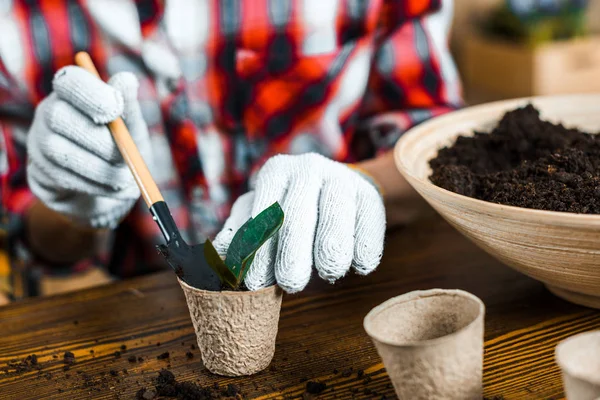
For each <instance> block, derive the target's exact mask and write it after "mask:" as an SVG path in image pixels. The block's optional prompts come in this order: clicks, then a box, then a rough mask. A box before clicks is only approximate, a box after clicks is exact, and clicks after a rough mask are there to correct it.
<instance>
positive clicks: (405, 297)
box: [363, 289, 485, 347]
mask: <svg viewBox="0 0 600 400" xmlns="http://www.w3.org/2000/svg"><path fill="white" fill-rule="evenodd" d="M450 295H451V296H459V297H462V298H466V299H469V300H473V301H474V302H475V303H477V305H478V306H479V311H478V313H477V315H476V316H475V318H473V320H472V321H471V322H469V323H468V324H467V325H465V326H463V327H462V328H460V329H458V330H456V331H454V332H452V333H449V334H447V335H444V336H440V337H437V338H433V339H427V340H411V341H408V340H407V341H403V342H394V341H393V340H389V339H388V338H384V337H382V336H381V335H380V334H379V333H375V332H373V330H372V329H371V328H370V326H369V325H370V324H369V322H370V320H371V319H373V318H375V317H377V315H378V314H380V313H381V312H383V311H384V310H386V309H387V308H388V307H390V306H395V305H397V304H406V303H409V302H413V301H416V300H421V299H424V298H428V297H437V296H450ZM416 296H419V298H417V299H415V298H414V297H416ZM479 319H485V303H484V302H483V300H481V299H480V298H479V297H477V296H475V295H474V294H472V293H469V292H467V291H466V290H462V289H427V290H414V291H412V292H407V293H404V294H401V295H399V296H395V297H392V298H391V299H387V300H386V301H384V302H383V303H381V304H379V305H377V306H375V307H373V308H372V309H371V311H369V312H368V313H367V315H366V316H365V318H364V319H363V329H364V330H365V332H367V335H369V336H370V337H371V338H373V339H375V340H377V341H378V342H380V343H383V344H387V345H388V346H393V347H421V346H432V345H435V344H438V343H443V342H445V341H447V340H451V339H452V338H454V337H455V336H458V335H460V334H461V333H462V332H464V331H466V330H467V329H469V328H470V327H471V326H473V325H474V324H475V323H476V322H477V321H478V320H479Z"/></svg>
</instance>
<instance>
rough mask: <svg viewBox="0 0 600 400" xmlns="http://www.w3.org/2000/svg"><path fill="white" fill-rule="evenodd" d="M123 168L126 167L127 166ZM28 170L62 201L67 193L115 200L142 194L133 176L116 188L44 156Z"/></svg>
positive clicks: (30, 174) (31, 164)
mask: <svg viewBox="0 0 600 400" xmlns="http://www.w3.org/2000/svg"><path fill="white" fill-rule="evenodd" d="M30 152H31V150H30ZM123 168H124V169H125V168H126V167H123ZM27 170H28V175H29V176H30V177H31V176H33V177H35V179H36V180H37V181H38V182H40V183H42V184H43V185H44V186H45V187H46V188H48V189H49V190H53V191H54V192H56V193H57V195H58V196H59V198H60V199H61V201H62V200H64V195H65V194H66V193H78V194H80V195H85V196H104V197H111V198H114V199H115V200H129V199H137V198H138V197H139V196H140V191H139V188H138V187H137V185H136V184H135V182H134V181H133V177H131V178H128V179H131V183H130V184H129V185H126V186H124V187H123V188H122V189H118V190H114V189H113V188H111V187H108V186H104V185H99V184H98V183H97V182H93V181H90V180H89V179H88V178H86V177H85V176H81V175H79V174H77V173H75V172H73V171H70V170H67V169H64V168H62V167H61V166H58V165H56V164H54V162H52V161H49V160H48V159H46V158H44V157H43V156H42V157H39V156H38V157H36V158H35V159H32V160H31V161H30V163H29V165H28V167H27ZM42 200H43V201H46V198H42Z"/></svg>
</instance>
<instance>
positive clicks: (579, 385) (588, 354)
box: [556, 331, 600, 400]
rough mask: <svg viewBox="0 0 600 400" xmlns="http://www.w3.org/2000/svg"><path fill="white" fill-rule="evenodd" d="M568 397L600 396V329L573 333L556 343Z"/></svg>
mask: <svg viewBox="0 0 600 400" xmlns="http://www.w3.org/2000/svg"><path fill="white" fill-rule="evenodd" d="M556 362H557V363H558V365H559V366H560V369H561V370H562V377H563V384H564V386H565V392H566V394H567V399H568V400H596V399H598V398H600V331H593V332H586V333H581V334H579V335H575V336H571V337H570V338H568V339H565V340H563V341H562V342H560V343H559V344H558V346H556Z"/></svg>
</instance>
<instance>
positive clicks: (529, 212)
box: [394, 93, 600, 227]
mask: <svg viewBox="0 0 600 400" xmlns="http://www.w3.org/2000/svg"><path fill="white" fill-rule="evenodd" d="M582 97H587V98H589V99H594V98H597V99H598V104H599V106H598V110H599V112H600V93H596V94H594V93H584V94H571V95H559V96H533V97H521V98H517V99H510V100H500V101H494V102H489V103H484V104H478V105H475V106H469V107H465V108H463V109H460V110H456V111H452V112H449V113H447V114H444V115H440V116H438V117H434V118H432V119H430V120H428V121H426V122H423V123H421V124H419V125H417V126H415V127H414V128H411V129H409V130H408V131H406V133H404V135H402V136H401V137H400V139H399V140H398V142H397V143H396V145H395V146H394V163H395V164H396V168H397V169H398V171H399V172H400V173H401V174H402V175H403V176H404V177H405V178H407V179H408V178H410V179H413V180H416V181H419V182H420V183H422V184H424V185H426V186H428V187H429V188H433V189H434V190H436V191H438V192H440V193H443V194H444V195H445V196H446V197H448V198H451V199H453V200H454V201H455V202H463V203H467V204H471V205H473V206H474V207H476V206H479V207H486V208H487V209H488V210H489V211H494V212H495V213H497V214H503V215H505V216H510V217H511V219H519V220H529V221H531V220H535V221H539V220H540V219H544V220H546V221H550V220H552V222H554V223H564V224H568V225H580V226H587V227H590V226H596V225H597V226H598V227H600V214H577V213H570V212H567V211H547V210H537V209H534V208H524V207H516V206H510V205H505V204H498V203H492V202H489V201H484V200H479V199H475V198H472V197H468V196H464V195H462V194H458V193H454V192H452V191H450V190H447V189H444V188H441V187H439V186H437V185H435V184H434V183H433V182H431V181H430V180H429V177H427V178H425V179H422V178H419V177H417V176H416V175H414V174H413V173H412V172H411V170H410V169H409V168H408V166H407V165H406V164H405V163H404V161H403V160H402V159H401V157H400V154H401V153H402V152H403V151H404V147H405V146H407V144H408V143H409V142H410V141H411V140H415V139H416V138H417V137H418V136H419V135H421V134H422V132H423V131H430V130H432V129H435V128H436V126H438V125H447V124H452V121H453V120H454V119H456V118H457V117H460V116H464V115H469V114H477V112H478V111H481V110H482V109H489V108H490V107H493V109H494V110H495V111H496V112H502V111H503V110H504V112H506V111H509V110H511V109H514V108H515V107H518V106H521V105H524V104H527V103H529V102H539V101H542V102H554V101H557V100H568V99H573V100H577V99H581V98H582ZM458 135H460V133H458V134H457V136H458ZM438 151H439V149H438ZM427 162H429V160H427ZM409 183H410V182H409ZM411 186H412V185H411ZM422 197H424V198H425V196H422ZM425 199H427V198H425Z"/></svg>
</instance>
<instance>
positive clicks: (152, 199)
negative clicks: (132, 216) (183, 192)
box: [75, 52, 225, 290]
mask: <svg viewBox="0 0 600 400" xmlns="http://www.w3.org/2000/svg"><path fill="white" fill-rule="evenodd" d="M75 63H76V64H77V65H78V66H80V67H81V68H83V69H85V70H87V71H88V72H90V73H92V74H94V75H95V76H97V77H98V78H100V75H99V74H98V71H97V70H96V67H95V66H94V63H93V61H92V59H91V58H90V56H89V54H88V53H86V52H80V53H77V54H76V55H75ZM108 128H109V130H110V132H111V134H112V136H113V139H114V140H115V143H116V144H117V147H118V148H119V151H120V152H121V155H123V159H124V160H125V163H126V164H127V166H128V167H129V169H130V170H131V173H132V174H133V177H134V179H135V182H136V183H137V185H138V186H139V188H140V192H141V193H142V197H143V198H144V201H145V202H146V204H147V205H148V208H149V209H150V212H151V213H152V216H153V219H154V221H156V224H157V225H158V227H159V228H160V231H161V233H162V234H163V236H164V238H165V241H166V243H167V244H166V245H158V246H157V248H158V251H159V252H160V253H161V254H162V255H163V256H164V257H165V259H166V260H167V263H168V264H169V265H170V266H171V268H173V270H174V271H175V273H176V274H177V276H178V277H179V278H180V279H181V280H183V281H185V282H186V283H187V284H188V285H190V286H193V287H195V288H198V289H205V290H220V288H221V281H220V279H219V277H218V275H217V274H216V273H215V272H214V270H213V268H215V267H217V268H218V267H225V264H224V262H223V260H221V257H219V254H218V253H217V251H216V249H215V248H214V246H213V245H212V243H211V242H210V240H208V239H207V240H206V242H204V243H202V244H197V245H194V246H190V245H188V244H187V243H186V242H185V241H184V240H183V238H182V237H181V234H180V233H179V229H178V228H177V225H176V224H175V221H174V220H173V217H172V215H171V212H170V211H169V207H167V203H165V201H164V199H163V196H162V194H161V193H160V190H159V189H158V186H157V185H156V182H154V179H152V176H151V175H150V171H149V170H148V167H147V166H146V163H145V162H144V160H143V159H142V156H141V155H140V152H139V151H138V148H137V146H136V144H135V142H134V141H133V139H132V138H131V135H130V134H129V130H128V129H127V126H126V125H125V122H123V120H122V119H121V118H117V119H116V120H114V121H112V122H110V123H108ZM221 264H223V265H221ZM211 265H212V267H211Z"/></svg>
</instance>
